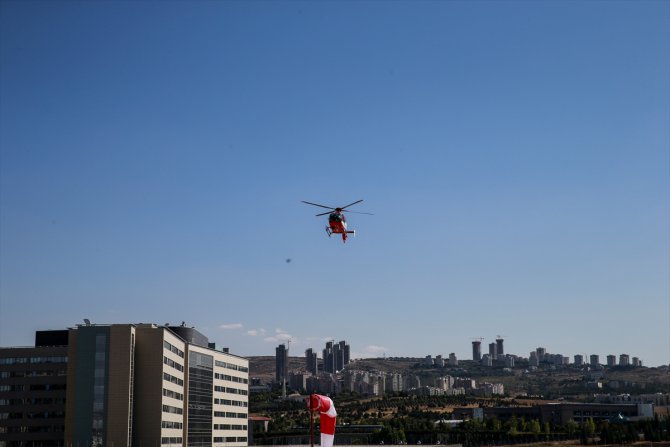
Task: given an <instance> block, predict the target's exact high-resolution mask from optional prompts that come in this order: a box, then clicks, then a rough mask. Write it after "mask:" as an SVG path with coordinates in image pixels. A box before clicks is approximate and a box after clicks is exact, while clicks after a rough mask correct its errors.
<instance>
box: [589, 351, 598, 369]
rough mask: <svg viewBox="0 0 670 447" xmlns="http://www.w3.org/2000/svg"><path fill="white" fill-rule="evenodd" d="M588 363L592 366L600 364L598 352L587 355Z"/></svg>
mask: <svg viewBox="0 0 670 447" xmlns="http://www.w3.org/2000/svg"><path fill="white" fill-rule="evenodd" d="M589 364H590V365H591V366H592V367H593V368H598V367H599V366H600V356H599V355H598V354H591V355H590V356H589Z"/></svg>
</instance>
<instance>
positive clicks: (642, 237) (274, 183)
mask: <svg viewBox="0 0 670 447" xmlns="http://www.w3.org/2000/svg"><path fill="white" fill-rule="evenodd" d="M669 30H670V3H668V2H665V1H644V0H643V1H610V2H596V1H565V2H559V1H537V2H531V1H518V2H516V1H500V2H494V1H472V2H466V1H441V2H440V1H426V2H422V1H416V2H409V1H388V2H382V1H362V2H353V1H324V2H298V1H276V2H269V1H267V2H266V1H251V2H243V1H195V2H186V1H161V2H159V1H140V2H112V1H93V2H84V1H3V2H2V3H0V50H1V53H0V58H1V59H0V151H1V152H0V156H1V158H0V174H1V175H0V186H1V190H0V199H1V202H0V212H1V213H0V345H1V346H13V345H29V344H30V343H32V341H33V332H34V331H35V330H38V329H58V328H63V327H67V326H72V325H75V324H78V323H80V322H81V321H82V319H83V318H89V319H90V320H92V321H93V322H94V323H115V322H119V323H126V322H154V323H159V324H163V323H166V322H170V323H180V322H181V321H186V322H187V324H189V325H192V326H196V327H197V328H199V329H200V330H201V331H202V332H204V333H205V334H207V335H208V336H209V338H210V340H211V341H215V342H217V344H219V345H221V346H228V347H230V349H231V352H233V353H236V354H239V355H274V348H275V347H276V345H277V344H278V343H281V342H284V341H286V340H287V339H288V338H290V339H291V340H292V341H291V354H292V355H303V353H304V350H305V349H307V348H310V347H313V348H315V349H317V350H320V349H322V347H323V346H324V343H325V341H326V340H330V339H335V340H342V339H344V340H347V341H348V342H349V344H350V345H351V349H352V351H353V353H354V356H358V357H361V356H380V355H384V354H385V355H387V356H425V355H433V356H435V355H440V354H441V355H448V354H449V353H451V352H454V353H456V355H457V356H458V357H459V358H464V359H466V358H470V356H471V344H470V343H471V341H472V339H473V338H478V337H483V338H484V343H485V344H488V343H490V342H492V341H493V340H494V338H495V337H496V335H503V336H504V338H505V349H506V351H507V352H509V353H515V354H518V355H524V356H527V355H528V353H529V352H530V351H531V350H534V349H535V348H536V347H540V346H542V347H545V348H546V349H547V351H548V352H550V353H561V354H563V355H565V356H570V357H571V358H572V356H574V355H575V354H586V355H589V354H599V355H600V356H601V359H602V361H604V357H605V356H606V355H608V354H615V355H617V356H618V355H619V354H621V353H627V354H629V355H631V356H638V357H640V358H641V359H642V360H643V362H644V363H645V364H646V365H649V366H656V365H661V364H668V363H669V362H670V324H669V323H668V321H669V320H670V124H669V123H670V81H669V79H670V62H669V60H670V58H668V55H669V54H670V31H669ZM358 199H364V200H365V201H364V202H363V203H361V204H359V205H356V207H354V208H352V209H353V210H359V211H366V212H372V213H374V214H375V215H374V216H366V215H356V214H351V215H350V216H349V222H350V227H351V228H353V229H356V230H357V236H356V238H352V239H350V240H349V242H347V244H342V242H341V241H339V240H337V239H335V238H333V239H328V237H327V236H326V233H325V231H324V226H325V219H324V218H317V217H314V214H316V213H317V212H319V209H317V208H313V207H310V206H308V205H304V204H302V203H300V201H301V200H307V201H312V202H318V203H325V204H327V205H332V206H338V205H343V204H346V203H350V202H353V201H355V200H358ZM287 259H291V262H290V263H287V262H286V260H287Z"/></svg>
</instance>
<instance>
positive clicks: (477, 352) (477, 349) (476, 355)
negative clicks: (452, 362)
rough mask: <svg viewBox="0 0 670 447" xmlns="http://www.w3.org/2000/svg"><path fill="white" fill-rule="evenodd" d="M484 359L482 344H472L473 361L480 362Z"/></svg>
mask: <svg viewBox="0 0 670 447" xmlns="http://www.w3.org/2000/svg"><path fill="white" fill-rule="evenodd" d="M481 359H482V342H481V341H480V340H475V341H473V342H472V360H474V361H476V362H479V361H480V360H481Z"/></svg>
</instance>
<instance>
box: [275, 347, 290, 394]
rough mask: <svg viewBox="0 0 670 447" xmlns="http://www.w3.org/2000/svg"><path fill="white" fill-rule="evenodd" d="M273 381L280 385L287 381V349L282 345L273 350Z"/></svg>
mask: <svg viewBox="0 0 670 447" xmlns="http://www.w3.org/2000/svg"><path fill="white" fill-rule="evenodd" d="M275 380H276V382H277V383H282V384H283V383H284V382H285V381H286V380H288V349H287V348H286V345H284V344H281V345H279V346H277V348H276V349H275Z"/></svg>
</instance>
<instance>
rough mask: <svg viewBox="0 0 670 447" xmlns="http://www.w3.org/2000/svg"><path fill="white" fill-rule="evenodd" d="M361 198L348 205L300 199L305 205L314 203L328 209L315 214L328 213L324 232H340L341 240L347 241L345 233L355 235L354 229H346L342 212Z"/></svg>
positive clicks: (330, 233)
mask: <svg viewBox="0 0 670 447" xmlns="http://www.w3.org/2000/svg"><path fill="white" fill-rule="evenodd" d="M362 201H363V199H361V200H357V201H355V202H353V203H350V204H349V205H345V206H337V207H334V206H326V205H319V204H318V203H312V202H306V201H304V200H302V201H301V202H302V203H306V204H307V205H314V206H318V207H320V208H326V209H328V210H330V211H326V212H325V213H319V214H317V216H325V215H326V214H328V215H329V216H328V226H327V227H326V233H328V237H331V236H332V235H333V234H341V235H342V242H347V235H348V234H353V235H354V236H356V230H348V229H347V219H346V217H344V212H345V209H346V208H349V207H350V206H352V205H356V204H357V203H361V202H362ZM346 212H348V213H356V214H369V215H371V216H372V215H373V214H372V213H363V212H360V211H346Z"/></svg>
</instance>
